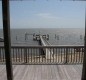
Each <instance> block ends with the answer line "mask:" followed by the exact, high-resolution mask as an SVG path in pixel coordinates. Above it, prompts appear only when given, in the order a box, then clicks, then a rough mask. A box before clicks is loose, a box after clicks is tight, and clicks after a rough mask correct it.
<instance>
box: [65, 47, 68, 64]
mask: <svg viewBox="0 0 86 80" xmlns="http://www.w3.org/2000/svg"><path fill="white" fill-rule="evenodd" d="M65 63H66V64H67V63H68V48H66V61H65Z"/></svg>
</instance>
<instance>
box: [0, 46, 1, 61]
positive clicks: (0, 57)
mask: <svg viewBox="0 0 86 80" xmlns="http://www.w3.org/2000/svg"><path fill="white" fill-rule="evenodd" d="M0 62H1V48H0Z"/></svg>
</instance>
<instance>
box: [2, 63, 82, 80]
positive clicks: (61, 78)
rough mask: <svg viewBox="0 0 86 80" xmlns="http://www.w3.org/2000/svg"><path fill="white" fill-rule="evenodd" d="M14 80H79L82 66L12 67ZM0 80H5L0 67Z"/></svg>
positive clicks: (3, 72)
mask: <svg viewBox="0 0 86 80" xmlns="http://www.w3.org/2000/svg"><path fill="white" fill-rule="evenodd" d="M13 73H14V80H81V73H82V65H13ZM0 80H7V79H6V68H5V65H0Z"/></svg>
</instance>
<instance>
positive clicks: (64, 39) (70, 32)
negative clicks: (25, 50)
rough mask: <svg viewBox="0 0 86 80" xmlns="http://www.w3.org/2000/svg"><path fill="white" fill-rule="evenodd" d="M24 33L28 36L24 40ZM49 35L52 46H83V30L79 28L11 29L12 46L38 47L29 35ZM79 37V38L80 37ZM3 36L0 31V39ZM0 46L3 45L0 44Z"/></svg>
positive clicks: (0, 30)
mask: <svg viewBox="0 0 86 80" xmlns="http://www.w3.org/2000/svg"><path fill="white" fill-rule="evenodd" d="M25 32H27V33H28V34H29V35H28V36H27V40H25ZM33 33H35V34H39V33H40V34H49V42H50V43H51V44H52V45H83V44H84V33H85V32H84V29H79V28H56V29H55V28H53V29H49V28H47V29H42V28H36V29H35V28H34V29H11V43H12V45H38V42H37V41H33V35H30V34H33ZM80 35H81V36H80ZM2 36H3V31H2V29H0V37H2ZM0 45H3V43H1V42H0Z"/></svg>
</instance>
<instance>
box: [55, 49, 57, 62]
mask: <svg viewBox="0 0 86 80" xmlns="http://www.w3.org/2000/svg"><path fill="white" fill-rule="evenodd" d="M55 57H56V58H55V59H56V63H57V48H56V54H55Z"/></svg>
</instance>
